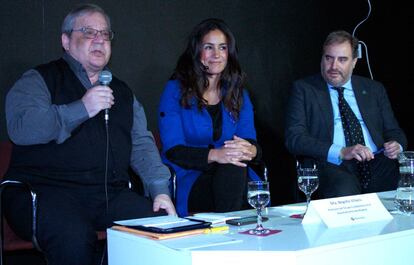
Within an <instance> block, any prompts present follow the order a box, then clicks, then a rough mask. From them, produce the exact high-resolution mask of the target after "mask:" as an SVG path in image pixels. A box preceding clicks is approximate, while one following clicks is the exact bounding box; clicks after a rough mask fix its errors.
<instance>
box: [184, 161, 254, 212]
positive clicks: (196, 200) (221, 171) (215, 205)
mask: <svg viewBox="0 0 414 265" xmlns="http://www.w3.org/2000/svg"><path fill="white" fill-rule="evenodd" d="M246 182H247V169H246V168H243V167H238V166H235V165H232V164H218V163H213V164H212V165H211V166H210V168H209V169H208V170H207V171H205V172H203V173H202V174H201V175H200V176H199V177H198V178H197V180H196V182H195V183H194V185H193V187H192V188H191V192H190V195H189V199H188V211H189V212H229V211H237V210H241V209H243V208H245V206H247V202H246V197H247V195H246V192H247V191H246V186H247V185H246Z"/></svg>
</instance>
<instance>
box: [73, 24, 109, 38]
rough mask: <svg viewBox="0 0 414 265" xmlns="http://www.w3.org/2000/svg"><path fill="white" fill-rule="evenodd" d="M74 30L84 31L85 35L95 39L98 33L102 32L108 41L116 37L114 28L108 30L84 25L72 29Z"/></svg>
mask: <svg viewBox="0 0 414 265" xmlns="http://www.w3.org/2000/svg"><path fill="white" fill-rule="evenodd" d="M73 31H79V32H82V33H83V36H84V37H85V38H87V39H95V38H96V36H98V33H100V34H101V36H102V39H104V40H106V41H110V40H112V39H113V38H114V32H113V31H112V30H107V29H103V30H97V29H93V28H87V27H82V28H80V29H72V30H71V32H73Z"/></svg>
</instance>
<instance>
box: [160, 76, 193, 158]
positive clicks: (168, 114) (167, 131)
mask: <svg viewBox="0 0 414 265" xmlns="http://www.w3.org/2000/svg"><path fill="white" fill-rule="evenodd" d="M180 93H181V92H180V84H179V82H178V81H176V80H173V81H168V83H167V84H166V86H165V88H164V92H163V94H162V95H161V100H160V105H159V110H158V128H159V130H160V137H161V141H162V147H163V152H166V151H167V150H168V149H170V148H171V147H173V146H176V145H186V142H185V138H184V132H183V127H182V121H181V115H180V113H181V110H182V107H181V105H180Z"/></svg>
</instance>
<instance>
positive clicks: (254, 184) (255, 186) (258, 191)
mask: <svg viewBox="0 0 414 265" xmlns="http://www.w3.org/2000/svg"><path fill="white" fill-rule="evenodd" d="M247 200H248V202H249V204H250V205H251V206H252V207H253V208H255V209H256V211H257V225H256V228H254V229H250V230H249V233H250V234H255V235H263V234H267V233H269V232H270V230H269V229H266V228H264V227H263V225H262V210H263V209H264V208H266V206H267V205H268V204H269V202H270V192H269V182H267V181H250V182H248V183H247Z"/></svg>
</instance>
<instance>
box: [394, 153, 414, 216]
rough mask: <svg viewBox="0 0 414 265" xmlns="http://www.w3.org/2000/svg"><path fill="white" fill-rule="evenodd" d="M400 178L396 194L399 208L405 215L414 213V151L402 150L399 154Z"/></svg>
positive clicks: (396, 204) (396, 203)
mask: <svg viewBox="0 0 414 265" xmlns="http://www.w3.org/2000/svg"><path fill="white" fill-rule="evenodd" d="M398 162H399V164H400V180H399V182H398V187H397V191H396V195H395V201H394V202H395V206H396V207H397V210H398V211H399V212H400V213H402V214H405V215H411V214H414V152H413V151H405V152H401V153H400V155H399V156H398Z"/></svg>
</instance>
